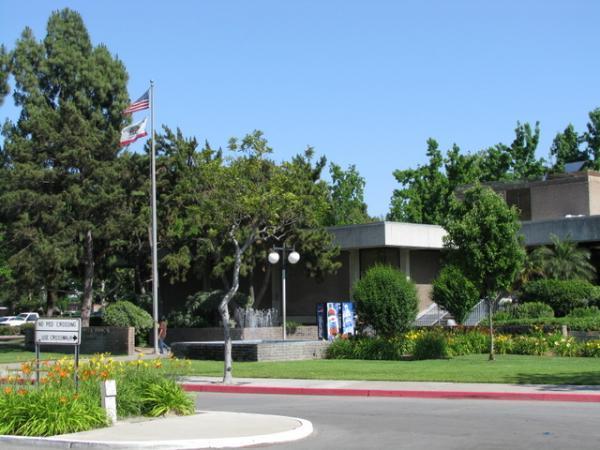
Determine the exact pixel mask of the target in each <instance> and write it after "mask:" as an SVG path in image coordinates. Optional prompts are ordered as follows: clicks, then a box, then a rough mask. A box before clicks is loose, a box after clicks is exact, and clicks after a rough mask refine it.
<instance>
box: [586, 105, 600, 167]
mask: <svg viewBox="0 0 600 450" xmlns="http://www.w3.org/2000/svg"><path fill="white" fill-rule="evenodd" d="M589 118H590V120H589V122H588V123H587V126H586V127H587V131H586V132H585V133H584V134H583V141H584V142H585V143H586V152H587V154H588V155H589V157H590V159H592V161H593V165H594V169H595V170H600V108H596V109H594V110H593V111H591V112H590V113H589Z"/></svg>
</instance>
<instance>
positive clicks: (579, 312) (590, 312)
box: [568, 306, 600, 318]
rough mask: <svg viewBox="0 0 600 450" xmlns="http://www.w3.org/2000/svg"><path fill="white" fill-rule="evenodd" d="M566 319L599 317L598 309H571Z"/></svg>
mask: <svg viewBox="0 0 600 450" xmlns="http://www.w3.org/2000/svg"><path fill="white" fill-rule="evenodd" d="M568 317H577V318H587V317H600V309H598V307H597V306H586V307H583V308H573V310H572V311H571V312H570V313H569V314H568Z"/></svg>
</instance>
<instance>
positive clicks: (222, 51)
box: [0, 0, 600, 215]
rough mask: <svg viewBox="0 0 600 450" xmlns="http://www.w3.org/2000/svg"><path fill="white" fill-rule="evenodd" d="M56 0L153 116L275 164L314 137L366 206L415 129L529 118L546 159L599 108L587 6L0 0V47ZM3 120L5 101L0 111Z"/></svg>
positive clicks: (384, 195) (490, 136) (470, 146)
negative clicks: (149, 92)
mask: <svg viewBox="0 0 600 450" xmlns="http://www.w3.org/2000/svg"><path fill="white" fill-rule="evenodd" d="M66 6H68V7H71V8H73V9H75V10H77V11H78V12H80V13H81V15H82V16H83V19H84V21H85V23H86V25H87V28H88V30H89V32H90V35H91V37H92V41H93V42H94V43H95V44H98V43H105V44H106V45H107V46H108V47H109V49H110V50H111V52H112V53H113V54H117V55H118V56H119V58H121V59H122V60H123V61H124V63H125V65H126V67H127V69H128V72H129V76H130V82H129V93H130V96H131V97H132V98H134V99H135V98H137V97H138V96H139V95H140V94H141V93H142V92H143V91H144V90H145V89H146V88H147V86H148V81H149V80H150V79H153V80H155V83H156V107H157V109H156V115H157V122H158V123H160V124H162V123H164V124H167V125H169V126H170V127H173V128H175V127H177V126H179V127H180V128H181V129H182V130H183V132H184V133H185V134H186V135H194V136H196V137H197V138H198V139H199V140H200V141H202V140H204V139H207V140H208V141H209V142H210V143H211V144H212V145H213V146H223V147H225V146H226V144H227V141H228V139H229V138H230V137H232V136H238V137H239V136H242V135H244V134H245V133H248V132H251V131H252V130H254V129H260V130H263V131H264V132H265V135H266V137H267V138H268V139H269V141H270V143H271V145H272V147H273V148H274V150H275V153H274V158H275V159H277V160H283V159H288V158H290V157H291V156H292V155H294V154H296V153H298V152H301V151H303V150H304V148H305V147H306V146H307V145H311V146H314V147H315V149H316V151H317V154H319V155H320V154H324V155H326V156H327V158H328V160H329V161H333V162H335V163H337V164H339V165H341V166H343V167H347V166H348V165H349V164H355V165H356V166H357V168H358V170H359V172H360V173H361V175H362V176H364V177H365V179H366V182H367V186H366V201H367V203H368V205H369V212H370V213H371V214H372V215H382V214H385V213H386V212H387V211H388V208H389V200H390V196H391V194H392V191H393V189H394V188H395V187H397V183H396V182H395V180H394V178H393V175H392V171H393V170H394V169H404V168H408V167H415V166H416V165H417V164H423V163H425V148H426V145H425V141H426V140H427V138H429V137H434V138H435V139H437V140H438V141H439V142H440V146H441V148H442V149H444V150H446V149H448V148H449V147H450V146H451V145H452V144H453V143H454V142H456V143H457V144H458V145H460V146H461V148H462V149H463V151H477V150H480V149H482V148H485V147H488V146H491V145H494V144H496V143H498V142H504V143H510V142H511V141H512V138H513V129H514V127H515V125H516V122H517V120H520V121H521V122H531V123H534V122H535V121H537V120H539V121H540V122H541V129H542V138H541V142H540V147H539V150H538V152H539V156H544V157H547V155H548V149H549V147H550V144H551V142H552V139H553V137H554V135H555V134H556V132H558V131H561V130H563V129H564V127H565V126H566V125H567V124H568V123H569V122H571V123H573V124H574V125H575V127H576V129H577V130H578V131H582V130H583V129H584V127H585V124H586V122H587V114H588V112H589V111H591V110H592V109H594V108H597V107H600V95H599V94H600V83H599V80H600V78H599V75H600V58H598V54H597V48H598V46H597V43H598V39H599V38H598V21H599V19H600V2H597V1H594V0H589V1H583V0H580V1H577V0H573V1H569V2H564V1H562V2H559V1H547V0H546V1H543V0H539V1H527V0H521V1H501V2H500V1H497V2H489V1H460V0H456V1H377V0H370V1H348V0H346V1H340V0H338V1H324V0H321V1H318V0H314V1H291V0H289V1H283V0H279V1H275V0H273V1H266V0H264V1H262V0H253V1H248V0H246V1H244V0H239V1H227V0H223V1H216V0H215V1H172V2H162V1H161V2H159V1H156V2H152V1H146V2H141V1H131V0H130V1H112V0H103V1H54V0H45V1H33V0H30V1H19V2H18V1H14V0H0V43H4V44H5V45H6V46H8V47H9V48H12V46H13V44H14V42H15V40H16V39H17V38H18V36H19V34H20V33H21V31H22V30H23V28H24V27H25V26H30V27H31V28H32V29H33V30H34V33H35V35H36V37H38V38H39V39H42V38H43V37H44V35H45V25H46V22H47V19H48V16H49V15H50V13H51V11H53V10H56V9H60V8H63V7H66ZM15 114H16V110H15V109H14V108H13V106H12V100H11V99H8V100H7V101H6V102H5V104H4V106H2V107H1V108H0V119H2V120H4V118H5V117H11V118H14V117H15ZM136 117H140V116H139V115H138V116H136ZM136 145H138V144H136ZM138 148H141V144H140V147H138Z"/></svg>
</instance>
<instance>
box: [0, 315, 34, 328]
mask: <svg viewBox="0 0 600 450" xmlns="http://www.w3.org/2000/svg"><path fill="white" fill-rule="evenodd" d="M39 318H40V315H39V314H38V313H35V312H24V313H21V314H18V315H17V316H16V317H13V318H12V319H10V320H7V321H5V322H2V325H8V326H9V327H19V326H21V325H25V324H26V323H33V322H35V321H36V320H38V319H39Z"/></svg>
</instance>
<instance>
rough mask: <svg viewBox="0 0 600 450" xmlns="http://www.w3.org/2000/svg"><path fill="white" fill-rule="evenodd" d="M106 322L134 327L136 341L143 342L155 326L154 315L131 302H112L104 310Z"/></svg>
mask: <svg viewBox="0 0 600 450" xmlns="http://www.w3.org/2000/svg"><path fill="white" fill-rule="evenodd" d="M104 323H106V325H108V326H113V327H134V328H135V339H136V342H137V343H139V342H142V341H144V340H145V337H146V335H147V333H148V331H149V330H150V329H151V328H152V327H153V325H154V321H153V320H152V316H151V315H150V314H148V313H147V312H146V311H144V310H143V309H142V308H140V307H139V306H136V305H134V304H133V303H131V302H127V301H119V302H116V303H112V304H110V305H108V306H107V307H106V309H105V310H104Z"/></svg>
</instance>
